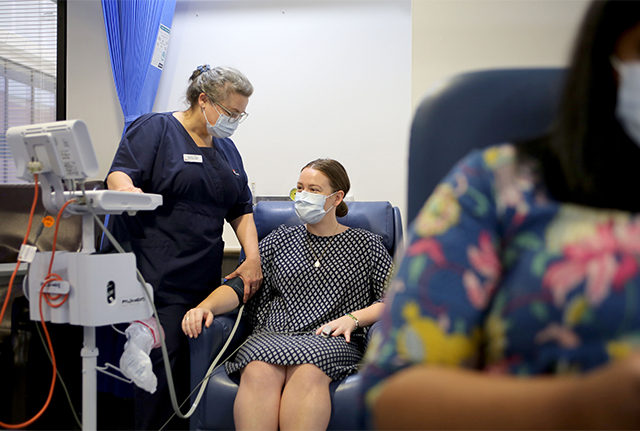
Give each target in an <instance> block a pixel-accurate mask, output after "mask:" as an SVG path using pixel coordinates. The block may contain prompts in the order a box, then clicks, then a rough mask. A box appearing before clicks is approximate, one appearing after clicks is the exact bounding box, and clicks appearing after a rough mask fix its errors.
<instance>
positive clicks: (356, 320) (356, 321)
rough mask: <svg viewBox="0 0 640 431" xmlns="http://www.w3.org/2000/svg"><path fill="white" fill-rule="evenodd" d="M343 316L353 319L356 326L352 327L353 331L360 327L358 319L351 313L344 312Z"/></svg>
mask: <svg viewBox="0 0 640 431" xmlns="http://www.w3.org/2000/svg"><path fill="white" fill-rule="evenodd" d="M345 316H347V317H349V318H351V319H353V322H354V323H355V324H356V327H355V328H353V330H354V331H355V330H357V329H358V328H359V327H360V322H359V321H358V318H357V317H356V316H354V315H353V313H347V314H345Z"/></svg>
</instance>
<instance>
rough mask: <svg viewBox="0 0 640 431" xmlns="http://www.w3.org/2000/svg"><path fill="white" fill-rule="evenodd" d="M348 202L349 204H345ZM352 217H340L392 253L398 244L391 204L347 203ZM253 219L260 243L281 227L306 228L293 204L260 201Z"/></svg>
mask: <svg viewBox="0 0 640 431" xmlns="http://www.w3.org/2000/svg"><path fill="white" fill-rule="evenodd" d="M345 202H346V201H345ZM346 204H347V206H348V207H349V213H348V214H347V215H346V216H344V217H338V221H339V222H340V223H342V224H344V225H345V226H349V227H359V228H362V229H367V230H368V231H370V232H373V233H375V234H376V235H380V236H381V237H382V242H383V244H384V246H385V247H386V248H387V250H389V251H390V252H392V250H393V249H394V244H395V241H396V240H397V239H396V238H395V235H396V233H395V223H394V217H395V212H394V209H393V206H392V205H391V203H389V202H346ZM253 217H254V220H255V223H256V229H257V230H258V240H261V239H262V238H264V237H265V236H267V235H268V234H269V233H270V232H271V231H273V230H274V229H276V228H277V227H278V226H280V225H282V224H284V225H287V226H297V225H300V224H302V222H301V221H300V219H299V218H298V216H297V214H296V211H295V208H294V203H293V201H291V202H285V201H260V202H258V203H257V204H256V206H254V207H253Z"/></svg>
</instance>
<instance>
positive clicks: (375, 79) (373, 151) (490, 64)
mask: <svg viewBox="0 0 640 431" xmlns="http://www.w3.org/2000/svg"><path fill="white" fill-rule="evenodd" d="M407 2H408V0H398V1H393V0H391V1H375V0H360V1H358V0H355V1H330V0H326V1H312V0H308V1H305V0H282V1H273V0H262V1H260V0H253V1H248V0H247V1H241V0H226V1H223V0H211V1H204V0H203V1H195V0H178V2H177V7H176V14H175V17H174V23H173V31H172V35H171V41H170V46H169V52H168V58H167V66H166V70H165V71H164V73H163V78H162V81H161V83H160V90H159V94H158V99H157V103H156V106H155V110H173V109H184V105H183V104H182V103H181V102H180V101H179V99H180V97H181V96H182V93H183V92H184V90H185V89H186V85H187V78H188V76H189V74H190V73H191V71H192V70H193V68H194V67H195V66H196V65H198V64H201V63H210V64H212V65H216V64H227V65H231V66H235V67H238V68H239V69H240V70H242V71H243V72H244V73H246V74H247V76H249V78H250V79H251V80H252V82H253V83H254V85H255V87H256V92H255V94H254V96H253V97H252V98H251V101H250V103H249V106H248V111H249V112H250V114H251V115H250V117H249V119H248V120H247V121H246V122H245V123H244V124H242V125H241V126H240V129H239V130H238V132H237V133H236V135H234V140H235V141H236V144H237V145H238V148H239V149H240V151H241V153H242V155H243V157H244V160H245V163H246V167H247V170H248V172H249V175H250V177H251V181H253V182H255V183H256V190H257V192H258V194H261V195H271V194H278V195H280V194H286V193H287V192H288V190H289V189H290V188H291V187H293V184H294V183H295V180H296V179H297V174H298V169H299V168H300V167H301V166H302V165H303V164H305V163H306V162H308V161H309V160H310V159H312V158H315V157H335V158H337V159H339V160H341V161H342V162H344V164H345V166H346V168H347V170H348V171H349V173H350V175H351V177H352V180H353V183H354V185H353V195H354V196H355V198H356V199H362V200H373V199H376V200H378V199H380V200H389V201H391V202H393V203H394V204H395V205H398V206H399V207H400V208H401V209H402V210H404V209H405V202H406V196H405V195H406V184H405V182H406V176H407V168H406V166H407V153H406V148H407V143H408V128H409V123H410V117H411V114H412V107H415V106H416V105H417V103H418V102H419V101H420V99H421V98H422V95H423V94H424V93H425V91H427V89H428V88H429V87H431V86H432V85H433V84H434V83H436V82H437V81H438V80H440V79H442V78H443V77H446V76H449V75H451V74H453V73H458V72H462V71H467V70H473V69H483V68H494V67H515V66H558V65H564V64H565V63H566V58H567V55H568V53H569V50H570V47H571V44H572V41H573V36H574V34H575V32H576V30H577V26H578V23H579V21H580V19H581V18H582V15H583V13H584V10H585V5H586V4H587V0H413V1H412V2H411V11H410V13H409V10H408V3H407ZM68 9H69V17H68V18H69V20H68V29H69V43H68V100H67V102H68V109H67V112H68V118H82V119H84V120H85V121H86V122H87V124H88V126H89V131H90V132H91V136H92V140H93V143H94V146H95V147H96V151H97V153H98V159H99V162H100V166H101V174H100V175H101V176H104V174H105V173H106V171H107V169H108V167H109V165H110V164H111V159H112V157H113V154H114V153H115V150H116V147H117V144H118V141H119V139H120V134H121V129H122V124H123V121H122V114H121V112H120V108H119V104H118V101H117V97H116V94H115V88H114V84H113V79H112V78H111V66H110V63H109V57H108V51H107V45H106V39H105V35H104V23H103V18H102V8H101V5H100V1H99V0H69V2H68ZM283 12H284V13H283ZM409 76H410V77H409ZM409 84H410V85H409ZM225 239H226V240H227V241H228V243H229V245H231V246H234V241H233V239H232V236H231V239H230V238H229V235H225Z"/></svg>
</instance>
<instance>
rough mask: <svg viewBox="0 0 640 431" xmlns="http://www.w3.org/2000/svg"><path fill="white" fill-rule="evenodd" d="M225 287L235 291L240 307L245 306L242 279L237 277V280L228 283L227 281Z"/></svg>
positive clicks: (229, 280) (233, 279)
mask: <svg viewBox="0 0 640 431" xmlns="http://www.w3.org/2000/svg"><path fill="white" fill-rule="evenodd" d="M222 285H223V286H229V287H230V288H232V289H233V291H234V292H236V295H238V302H239V305H238V306H240V305H243V304H244V301H243V299H244V281H242V279H241V278H240V277H235V278H230V279H228V280H227V281H225V282H224V283H223V284H222Z"/></svg>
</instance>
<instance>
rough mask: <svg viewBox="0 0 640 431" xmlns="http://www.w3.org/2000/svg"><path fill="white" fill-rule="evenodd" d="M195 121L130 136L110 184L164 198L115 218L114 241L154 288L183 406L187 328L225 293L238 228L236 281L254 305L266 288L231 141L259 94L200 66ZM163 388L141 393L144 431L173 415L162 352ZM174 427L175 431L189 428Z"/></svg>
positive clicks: (153, 119)
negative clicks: (185, 323) (230, 238)
mask: <svg viewBox="0 0 640 431" xmlns="http://www.w3.org/2000/svg"><path fill="white" fill-rule="evenodd" d="M189 81H190V85H189V87H188V89H187V92H186V100H187V103H188V104H189V108H188V109H187V110H185V111H177V112H166V113H150V114H145V115H143V116H141V117H139V118H138V119H136V120H135V121H134V122H133V123H132V124H131V126H130V127H129V128H128V129H127V131H126V133H125V135H124V137H123V138H122V141H121V142H120V146H119V147H118V150H117V152H116V155H115V158H114V160H113V164H112V165H111V169H110V170H109V174H108V176H107V186H108V188H109V190H120V191H129V192H131V191H134V192H140V193H157V194H160V195H162V198H163V204H162V206H160V207H158V209H157V210H155V211H140V212H138V213H137V214H135V215H134V216H129V215H122V216H118V217H116V218H115V221H114V222H113V225H112V230H113V233H114V235H115V237H116V239H118V241H121V242H122V243H123V245H124V246H125V249H126V246H127V245H128V246H129V247H130V248H131V250H132V251H133V252H134V253H135V255H136V259H137V265H138V268H139V269H140V271H141V272H142V274H143V276H144V277H145V279H146V280H147V282H148V283H151V285H152V286H153V288H154V295H155V298H154V300H155V304H156V307H157V310H158V315H159V317H160V323H161V324H162V327H163V329H164V332H165V339H166V343H167V349H168V352H169V358H170V361H171V368H172V372H173V376H174V382H175V383H176V389H177V393H178V399H184V398H186V396H187V394H188V389H189V386H188V385H189V348H188V340H187V337H186V336H185V335H184V334H183V332H182V330H181V327H180V324H181V321H182V317H183V316H184V314H185V313H186V311H187V310H189V309H191V308H193V307H194V306H196V305H197V304H198V303H200V302H201V301H202V300H203V299H204V298H205V297H206V296H207V295H208V294H209V293H210V292H211V291H212V290H213V289H214V288H216V287H218V286H219V285H220V280H221V278H222V274H221V264H222V255H223V249H224V242H223V240H222V229H223V225H224V222H225V220H226V221H227V222H228V223H229V224H231V226H232V227H233V229H234V231H235V234H236V236H237V237H238V241H239V242H240V245H241V246H242V248H243V249H244V250H245V252H246V255H247V258H246V260H245V261H244V263H243V264H242V265H240V266H239V267H238V268H237V269H236V271H234V272H233V273H232V274H229V275H226V278H234V277H240V278H242V280H243V281H244V287H245V292H244V295H245V299H248V298H249V297H250V296H252V294H253V293H255V291H256V290H257V289H258V287H259V286H260V284H261V282H262V270H261V266H260V255H259V252H258V237H257V233H256V228H255V224H254V222H253V214H252V198H251V192H250V189H249V186H248V183H247V174H246V173H245V171H244V167H243V164H242V158H241V157H240V154H239V152H238V150H237V148H236V146H235V145H234V143H233V141H231V139H229V137H230V136H231V135H232V134H233V132H234V131H235V130H236V128H237V127H238V125H239V124H240V123H242V121H243V120H244V119H246V117H247V115H248V114H247V112H246V107H247V104H248V102H249V97H250V96H251V94H252V93H253V86H252V85H251V83H250V82H249V80H248V79H247V78H246V77H245V76H244V75H243V74H242V73H240V72H239V71H237V70H235V69H231V68H226V67H216V68H213V69H212V68H210V67H209V65H204V66H198V68H197V69H196V70H195V71H194V72H193V74H192V75H191V77H190V78H189ZM151 360H152V361H153V364H154V373H155V374H156V376H157V378H158V388H157V390H156V392H155V393H154V394H149V393H148V392H146V391H144V390H142V389H138V388H134V391H135V408H136V419H135V420H136V428H137V429H159V428H161V427H162V426H163V425H164V423H165V422H166V420H167V419H168V418H169V417H170V416H171V415H172V414H173V408H172V407H171V402H170V398H169V391H168V387H167V381H166V375H165V370H164V364H163V362H162V355H161V352H160V349H154V350H153V351H152V354H151ZM179 422H181V421H178V420H173V422H172V423H170V424H169V426H168V428H170V429H171V428H174V427H177V428H178V429H179V428H188V423H187V422H186V421H185V422H183V423H179Z"/></svg>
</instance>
